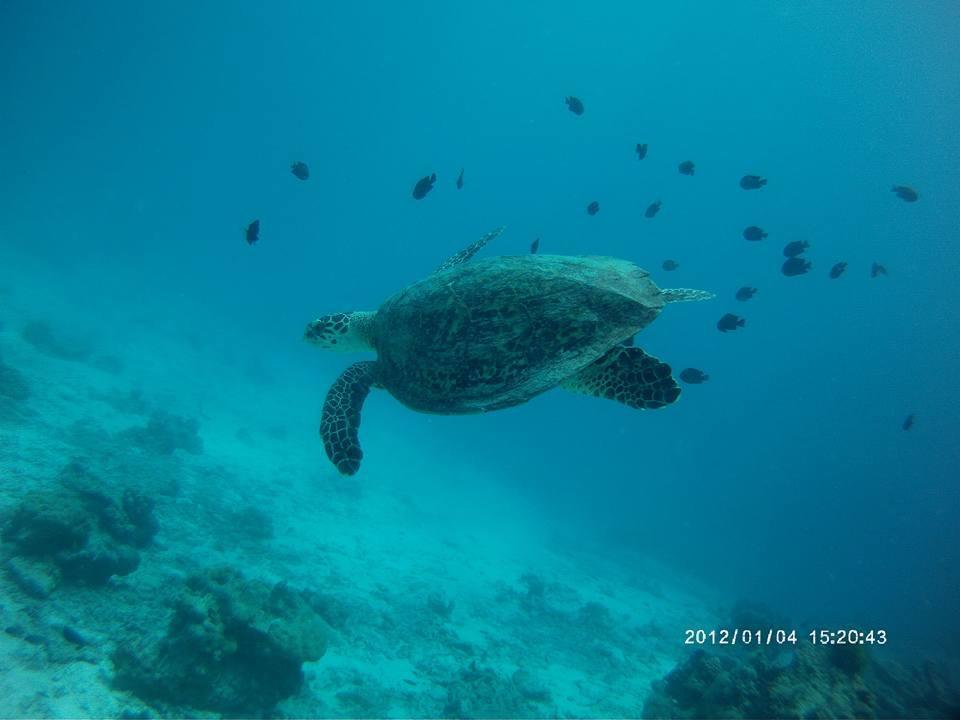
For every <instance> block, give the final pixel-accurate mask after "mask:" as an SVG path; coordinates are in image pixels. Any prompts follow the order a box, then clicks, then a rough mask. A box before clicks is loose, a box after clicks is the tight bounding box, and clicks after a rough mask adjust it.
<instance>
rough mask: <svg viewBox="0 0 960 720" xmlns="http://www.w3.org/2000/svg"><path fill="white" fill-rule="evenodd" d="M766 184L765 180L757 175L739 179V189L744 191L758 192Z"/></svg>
mask: <svg viewBox="0 0 960 720" xmlns="http://www.w3.org/2000/svg"><path fill="white" fill-rule="evenodd" d="M766 184H767V179H766V178H762V177H760V176H759V175H744V176H743V177H742V178H740V187H742V188H743V189H744V190H758V189H760V188H762V187H763V186H764V185H766Z"/></svg>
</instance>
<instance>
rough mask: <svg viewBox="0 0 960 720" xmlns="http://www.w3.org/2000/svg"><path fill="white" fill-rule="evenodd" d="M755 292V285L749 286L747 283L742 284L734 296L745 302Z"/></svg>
mask: <svg viewBox="0 0 960 720" xmlns="http://www.w3.org/2000/svg"><path fill="white" fill-rule="evenodd" d="M756 294H757V289H756V288H755V287H749V286H748V285H744V286H743V287H742V288H740V289H739V290H737V295H736V297H737V300H740V301H741V302H746V301H747V300H749V299H750V298H752V297H753V296H754V295H756Z"/></svg>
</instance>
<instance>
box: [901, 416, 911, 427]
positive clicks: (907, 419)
mask: <svg viewBox="0 0 960 720" xmlns="http://www.w3.org/2000/svg"><path fill="white" fill-rule="evenodd" d="M902 427H903V429H904V430H909V429H910V428H912V427H913V413H911V414H909V415H907V417H906V419H905V420H904V421H903V425H902Z"/></svg>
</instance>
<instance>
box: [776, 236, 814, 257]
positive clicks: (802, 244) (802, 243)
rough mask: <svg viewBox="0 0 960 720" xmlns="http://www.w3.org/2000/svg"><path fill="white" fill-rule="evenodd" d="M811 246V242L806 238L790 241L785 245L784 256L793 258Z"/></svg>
mask: <svg viewBox="0 0 960 720" xmlns="http://www.w3.org/2000/svg"><path fill="white" fill-rule="evenodd" d="M808 247H810V243H808V242H807V241H806V240H794V241H793V242H788V243H787V244H786V245H784V246H783V256H784V257H788V258H792V257H796V256H797V255H801V254H803V252H804V251H805V250H806V249H807V248H808Z"/></svg>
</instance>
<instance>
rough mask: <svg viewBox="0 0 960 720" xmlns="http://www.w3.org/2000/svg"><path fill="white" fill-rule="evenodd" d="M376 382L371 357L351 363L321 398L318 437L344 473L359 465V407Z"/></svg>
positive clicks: (350, 472)
mask: <svg viewBox="0 0 960 720" xmlns="http://www.w3.org/2000/svg"><path fill="white" fill-rule="evenodd" d="M375 386H378V383H377V363H376V362H374V361H372V360H367V361H364V362H358V363H354V364H353V365H351V366H350V367H348V368H347V369H346V370H344V371H343V373H342V374H341V375H340V377H338V378H337V379H336V381H334V383H333V385H331V386H330V390H329V391H328V392H327V399H326V400H324V402H323V415H322V417H321V419H320V438H321V439H322V440H323V449H324V450H325V451H326V453H327V457H328V458H330V462H332V463H333V464H334V465H336V467H337V470H339V471H340V472H341V473H342V474H344V475H353V474H354V473H356V472H357V470H359V469H360V460H362V459H363V450H361V449H360V411H361V410H362V409H363V401H364V400H366V399H367V395H368V394H369V393H370V388H372V387H375Z"/></svg>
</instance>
